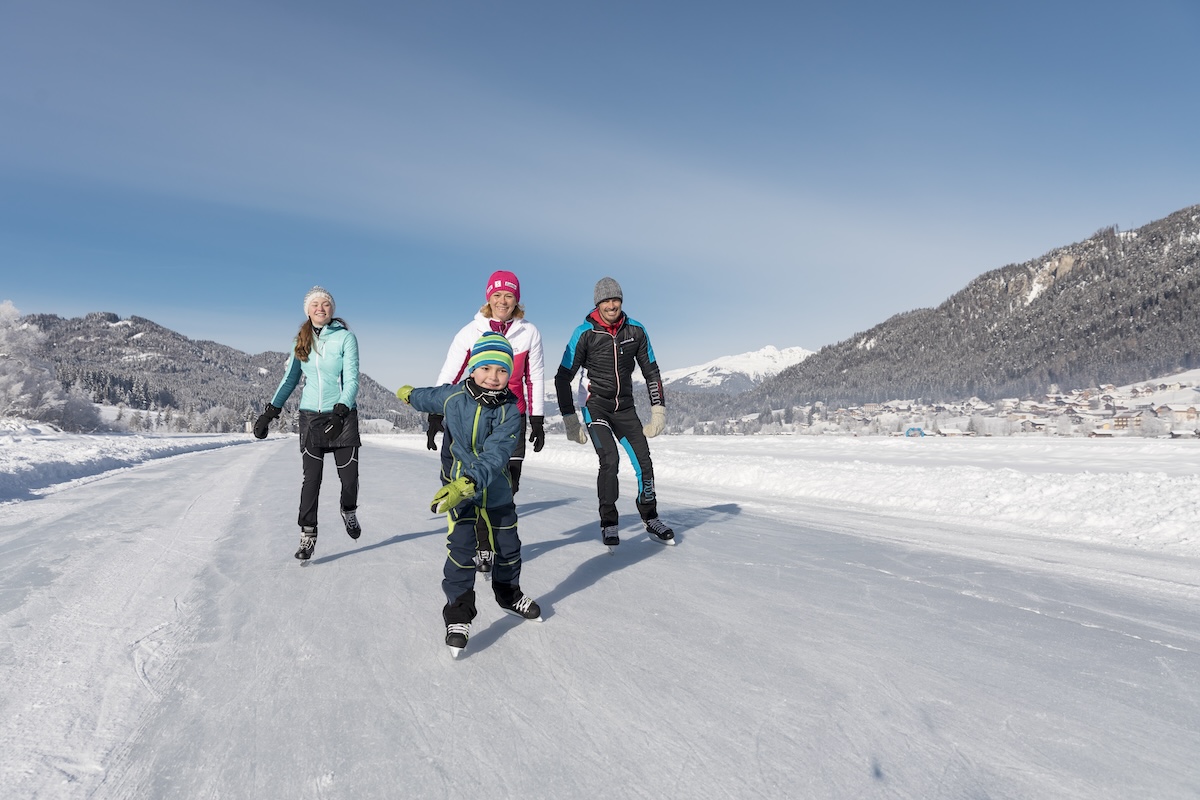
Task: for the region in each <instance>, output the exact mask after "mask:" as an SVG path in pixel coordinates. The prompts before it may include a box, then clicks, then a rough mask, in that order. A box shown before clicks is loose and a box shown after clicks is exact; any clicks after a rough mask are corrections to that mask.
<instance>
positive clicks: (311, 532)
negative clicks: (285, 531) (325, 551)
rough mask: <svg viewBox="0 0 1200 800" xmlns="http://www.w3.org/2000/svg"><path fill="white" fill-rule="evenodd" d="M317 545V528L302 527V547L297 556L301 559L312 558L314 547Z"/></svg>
mask: <svg viewBox="0 0 1200 800" xmlns="http://www.w3.org/2000/svg"><path fill="white" fill-rule="evenodd" d="M316 546H317V529H316V528H310V527H308V526H304V527H302V528H301V529H300V549H299V550H297V551H296V558H298V559H300V560H301V561H308V560H309V559H310V558H312V554H313V548H315V547H316Z"/></svg>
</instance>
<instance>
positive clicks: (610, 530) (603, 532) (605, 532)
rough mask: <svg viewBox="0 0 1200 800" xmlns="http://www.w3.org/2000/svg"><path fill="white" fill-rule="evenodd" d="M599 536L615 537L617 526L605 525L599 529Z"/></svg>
mask: <svg viewBox="0 0 1200 800" xmlns="http://www.w3.org/2000/svg"><path fill="white" fill-rule="evenodd" d="M600 536H601V537H603V538H605V539H616V538H617V526H616V525H605V526H604V527H603V528H601V529H600Z"/></svg>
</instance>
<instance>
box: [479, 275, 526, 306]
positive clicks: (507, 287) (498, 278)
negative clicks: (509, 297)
mask: <svg viewBox="0 0 1200 800" xmlns="http://www.w3.org/2000/svg"><path fill="white" fill-rule="evenodd" d="M496 292H512V293H513V297H515V298H517V302H518V303H519V302H521V282H520V281H519V280H517V276H516V275H514V274H512V273H511V272H506V271H505V270H502V269H501V270H496V271H495V272H493V273H492V277H490V278H488V283H487V289H485V290H484V292H483V299H484V302H487V300H489V299H490V298H491V296H492V295H493V294H495V293H496Z"/></svg>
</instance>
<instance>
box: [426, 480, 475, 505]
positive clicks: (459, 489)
mask: <svg viewBox="0 0 1200 800" xmlns="http://www.w3.org/2000/svg"><path fill="white" fill-rule="evenodd" d="M474 496H475V484H474V483H473V482H472V481H471V479H470V478H467V477H462V478H455V479H454V480H452V481H450V482H449V483H447V484H446V485H445V486H443V487H442V488H440V489H438V490H437V494H435V495H434V496H433V502H432V503H430V504H429V511H430V513H433V514H444V513H446V512H447V511H449V510H450V509H452V508H454V507H456V506H457V505H458V504H459V503H461V502H462V501H463V500H470V499H471V498H472V497H474ZM438 503H441V505H438Z"/></svg>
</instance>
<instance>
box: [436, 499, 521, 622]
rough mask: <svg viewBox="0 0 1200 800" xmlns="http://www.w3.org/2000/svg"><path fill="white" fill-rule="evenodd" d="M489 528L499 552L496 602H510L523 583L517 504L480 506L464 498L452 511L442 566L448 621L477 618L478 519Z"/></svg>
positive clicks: (493, 546)
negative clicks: (476, 562)
mask: <svg viewBox="0 0 1200 800" xmlns="http://www.w3.org/2000/svg"><path fill="white" fill-rule="evenodd" d="M480 519H483V520H484V521H485V524H484V529H485V530H487V531H490V538H491V540H492V544H489V546H488V549H494V550H495V551H496V559H495V562H494V563H493V566H492V591H493V592H494V593H495V595H496V601H497V602H498V603H501V604H506V603H511V602H512V599H513V596H514V595H515V593H516V591H517V590H518V589H519V588H520V584H521V537H520V536H518V535H517V507H516V505H514V504H513V503H505V504H504V505H502V506H494V507H492V508H481V507H480V506H478V505H476V504H475V503H473V502H472V501H470V500H465V501H463V502H462V503H460V504H459V505H458V507H457V508H454V509H452V510H451V511H450V532H449V534H447V537H446V563H445V565H444V566H443V568H442V591H443V592H444V593H445V595H446V606H445V608H443V609H442V617H443V619H445V621H446V622H447V623H451V622H470V621H471V620H473V619H474V618H475V613H476V611H475V550H476V548H477V546H478V541H477V538H476V537H477V530H478V529H479V527H480V526H479V520H480Z"/></svg>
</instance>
